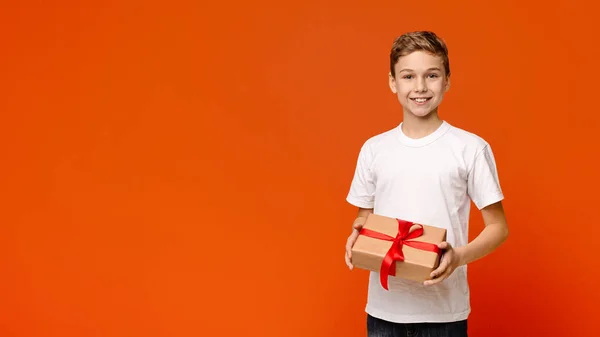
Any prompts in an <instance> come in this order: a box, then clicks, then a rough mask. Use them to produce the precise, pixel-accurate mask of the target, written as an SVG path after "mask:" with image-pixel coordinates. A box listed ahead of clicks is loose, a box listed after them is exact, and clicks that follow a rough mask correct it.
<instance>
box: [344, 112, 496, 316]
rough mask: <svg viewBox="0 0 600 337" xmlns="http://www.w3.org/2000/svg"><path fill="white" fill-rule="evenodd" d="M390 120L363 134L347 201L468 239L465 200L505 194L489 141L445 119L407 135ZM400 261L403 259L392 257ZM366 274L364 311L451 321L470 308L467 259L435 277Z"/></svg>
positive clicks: (462, 241)
mask: <svg viewBox="0 0 600 337" xmlns="http://www.w3.org/2000/svg"><path fill="white" fill-rule="evenodd" d="M401 126H402V123H401V124H400V125H399V126H397V127H396V128H394V129H392V130H389V131H386V132H384V133H381V134H378V135H376V136H374V137H371V138H370V139H368V140H367V141H366V142H365V143H364V145H363V146H362V148H361V150H360V154H359V156H358V161H357V166H356V171H355V174H354V178H353V180H352V184H351V186H350V191H349V193H348V196H347V201H348V202H349V203H350V204H352V205H354V206H357V207H363V208H373V209H374V210H373V212H374V213H375V214H379V215H383V216H388V217H394V218H400V219H403V220H408V221H413V222H417V223H422V224H426V225H431V226H436V227H442V228H445V229H446V230H447V241H448V242H449V243H450V244H451V245H452V246H453V247H460V246H464V245H466V244H467V243H468V228H469V211H470V205H471V204H470V202H471V200H472V201H473V203H474V204H475V206H476V207H477V208H478V209H481V208H483V207H485V206H488V205H490V204H492V203H495V202H498V201H500V200H502V199H503V198H504V196H503V193H502V190H501V188H500V183H499V181H498V174H497V171H496V163H495V160H494V156H493V154H492V150H491V148H490V145H489V144H488V143H487V142H486V141H485V140H483V139H482V138H480V137H479V136H477V135H475V134H473V133H470V132H467V131H465V130H462V129H459V128H457V127H454V126H452V125H450V124H449V123H447V122H446V121H443V122H442V125H441V126H440V127H439V128H438V129H437V130H436V131H434V132H433V133H431V134H429V135H428V136H426V137H423V138H419V139H413V138H409V137H407V136H406V135H405V134H404V133H403V132H402V129H401ZM398 263H401V262H398ZM388 287H389V290H385V289H383V287H382V286H381V284H380V280H379V273H377V272H371V273H370V277H369V288H368V298H367V305H366V312H367V313H369V314H370V315H372V316H375V317H378V318H380V319H383V320H387V321H391V322H398V323H418V322H452V321H458V320H463V319H466V318H467V317H468V316H469V313H470V311H471V307H470V293H469V285H468V283H467V266H462V267H460V268H458V269H456V270H455V271H454V272H453V273H452V275H451V276H450V277H449V278H448V279H446V280H444V281H443V282H441V283H438V284H436V285H433V286H428V287H426V286H424V285H423V284H422V283H420V282H414V281H409V280H404V279H401V278H396V277H389V285H388Z"/></svg>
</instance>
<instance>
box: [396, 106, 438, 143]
mask: <svg viewBox="0 0 600 337" xmlns="http://www.w3.org/2000/svg"><path fill="white" fill-rule="evenodd" d="M442 123H443V121H442V120H441V119H440V118H439V116H438V114H437V111H432V112H431V113H430V114H428V115H427V116H425V117H417V116H415V115H413V114H412V113H410V112H405V113H404V120H403V121H402V132H403V133H404V134H405V135H406V136H407V137H409V138H413V139H419V138H423V137H426V136H428V135H430V134H432V133H433V132H434V131H435V130H437V129H438V128H439V127H440V125H442Z"/></svg>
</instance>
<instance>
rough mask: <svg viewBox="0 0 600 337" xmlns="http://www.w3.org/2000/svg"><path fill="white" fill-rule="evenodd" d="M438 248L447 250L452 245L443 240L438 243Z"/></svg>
mask: <svg viewBox="0 0 600 337" xmlns="http://www.w3.org/2000/svg"><path fill="white" fill-rule="evenodd" d="M438 248H439V249H442V250H448V249H452V245H450V244H449V243H448V242H446V241H444V242H441V243H440V244H438Z"/></svg>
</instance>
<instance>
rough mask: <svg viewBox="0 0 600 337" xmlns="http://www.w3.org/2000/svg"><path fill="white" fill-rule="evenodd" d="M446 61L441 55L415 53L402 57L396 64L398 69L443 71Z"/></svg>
mask: <svg viewBox="0 0 600 337" xmlns="http://www.w3.org/2000/svg"><path fill="white" fill-rule="evenodd" d="M443 65H444V60H443V59H442V57H441V56H439V55H434V54H431V53H428V52H424V51H415V52H412V53H410V54H408V55H405V56H401V57H400V58H399V59H398V62H397V63H396V66H395V68H396V69H404V68H408V69H413V70H417V69H430V68H440V69H443Z"/></svg>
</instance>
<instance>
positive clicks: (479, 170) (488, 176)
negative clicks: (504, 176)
mask: <svg viewBox="0 0 600 337" xmlns="http://www.w3.org/2000/svg"><path fill="white" fill-rule="evenodd" d="M467 192H468V194H469V197H470V198H471V200H473V203H474V204H475V206H477V208H478V209H480V210H481V209H482V208H484V207H486V206H489V205H491V204H493V203H496V202H498V201H501V200H502V199H504V195H503V193H502V188H501V187H500V181H499V179H498V170H497V168H496V161H495V159H494V154H493V152H492V149H491V148H490V146H489V144H486V145H485V147H484V148H483V149H482V150H481V151H480V152H479V153H477V155H476V157H475V161H474V162H473V165H472V167H471V169H470V171H469V175H468V187H467Z"/></svg>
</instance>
